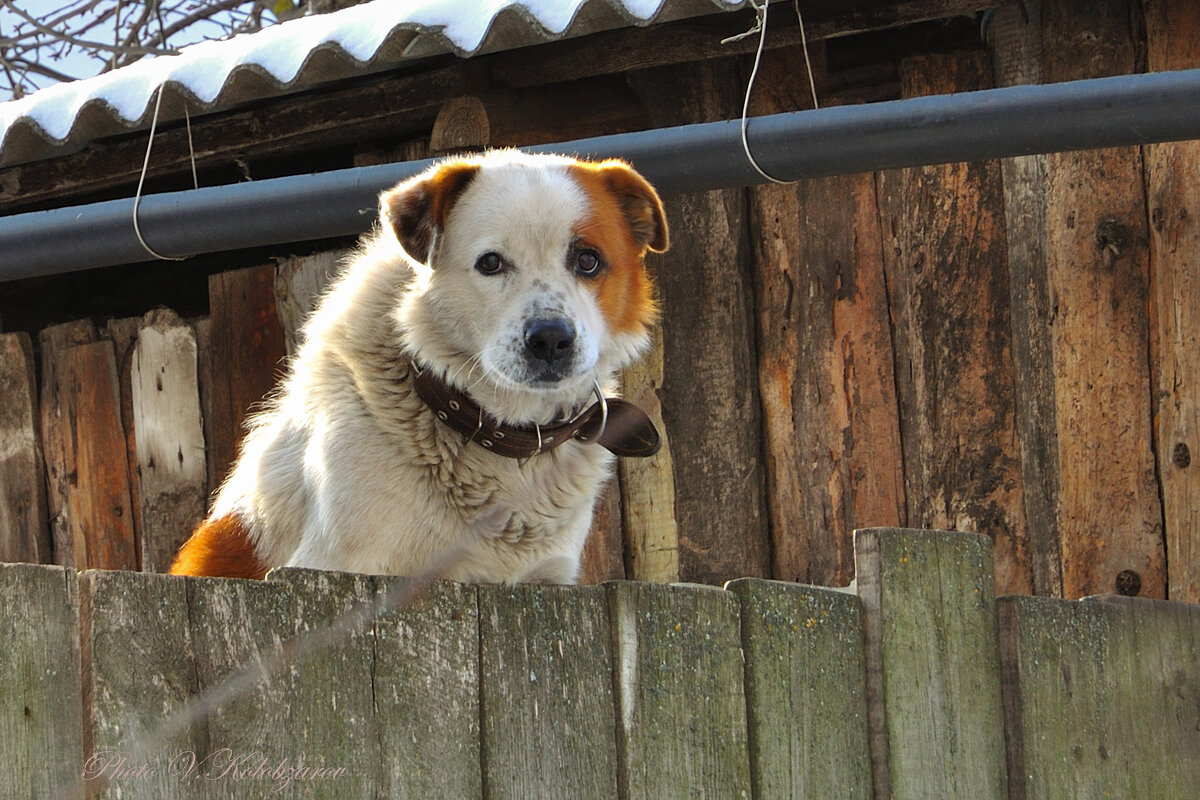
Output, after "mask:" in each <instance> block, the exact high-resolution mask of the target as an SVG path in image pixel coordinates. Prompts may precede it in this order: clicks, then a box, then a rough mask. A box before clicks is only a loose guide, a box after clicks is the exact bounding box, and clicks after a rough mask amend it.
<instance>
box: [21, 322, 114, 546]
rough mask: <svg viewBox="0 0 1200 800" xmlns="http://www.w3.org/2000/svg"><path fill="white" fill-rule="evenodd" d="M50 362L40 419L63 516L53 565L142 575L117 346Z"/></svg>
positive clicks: (57, 355)
mask: <svg viewBox="0 0 1200 800" xmlns="http://www.w3.org/2000/svg"><path fill="white" fill-rule="evenodd" d="M50 358H51V361H52V366H51V369H50V371H49V372H50V376H51V380H52V383H51V384H50V385H49V386H48V392H47V393H45V394H44V395H43V398H42V399H43V414H42V417H43V422H44V426H45V427H44V428H43V430H44V431H45V433H44V438H45V441H46V468H47V473H48V474H49V476H50V493H51V494H52V495H56V499H55V501H54V504H55V506H56V508H57V510H58V513H57V514H56V524H55V534H56V539H55V560H56V561H60V562H62V563H64V564H65V565H66V566H74V567H76V568H77V569H82V568H98V569H137V549H136V543H135V539H134V528H133V510H132V505H131V501H130V497H129V467H128V461H127V459H126V441H125V431H124V428H123V426H122V425H121V411H120V391H119V388H118V384H117V370H116V364H115V362H114V357H113V348H112V343H111V342H107V341H99V342H92V343H90V344H81V345H75V346H73V347H68V348H66V349H63V350H59V351H57V352H54V353H52V355H51V357H50ZM47 427H48V428H49V430H46V428H47Z"/></svg>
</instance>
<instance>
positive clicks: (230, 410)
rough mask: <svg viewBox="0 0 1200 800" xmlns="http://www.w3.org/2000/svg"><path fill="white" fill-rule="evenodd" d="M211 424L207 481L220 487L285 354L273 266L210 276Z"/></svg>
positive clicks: (271, 385)
mask: <svg viewBox="0 0 1200 800" xmlns="http://www.w3.org/2000/svg"><path fill="white" fill-rule="evenodd" d="M208 298H209V319H210V320H211V333H210V336H211V340H210V346H211V348H212V360H211V362H210V367H211V370H212V375H211V384H210V389H209V391H210V394H211V402H212V423H211V425H210V426H209V430H208V434H209V438H208V477H209V480H208V483H209V486H210V487H215V486H219V485H220V484H221V481H222V480H224V478H225V474H226V473H227V472H228V471H229V467H230V466H231V465H232V464H233V461H234V459H235V458H236V457H237V452H238V446H239V444H240V442H241V440H242V435H243V433H244V427H243V426H244V424H245V421H246V416H247V415H248V413H249V412H250V410H251V409H252V408H253V407H254V406H256V405H258V404H259V403H261V402H262V400H263V398H264V397H265V396H266V395H267V393H268V392H270V390H271V388H272V387H273V386H274V385H275V381H276V378H277V377H278V367H279V363H280V361H281V360H282V359H283V357H284V354H285V353H286V347H285V344H284V336H283V328H282V326H281V325H280V323H279V315H278V312H277V311H276V306H275V268H274V267H273V266H263V267H251V268H248V269H240V270H234V271H232V272H221V273H218V274H215V275H212V276H210V277H209V279H208Z"/></svg>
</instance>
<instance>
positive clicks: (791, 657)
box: [727, 579, 872, 800]
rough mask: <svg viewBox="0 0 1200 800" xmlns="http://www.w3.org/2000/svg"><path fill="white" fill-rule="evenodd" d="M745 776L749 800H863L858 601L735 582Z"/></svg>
mask: <svg viewBox="0 0 1200 800" xmlns="http://www.w3.org/2000/svg"><path fill="white" fill-rule="evenodd" d="M727 588H728V589H729V590H730V591H732V592H733V593H734V594H735V595H737V597H738V599H739V600H740V601H741V624H742V649H743V652H744V653H745V659H746V712H747V723H748V726H749V745H750V776H751V780H752V784H753V787H754V797H755V798H757V800H769V799H770V798H791V797H796V798H799V797H814V798H815V797H837V798H846V800H854V799H855V798H862V800H870V798H871V796H872V795H871V757H870V748H869V745H868V729H867V699H866V684H865V678H866V672H865V670H866V667H865V662H864V658H865V654H864V651H863V632H862V616H861V613H860V611H859V603H858V598H857V597H855V596H854V595H851V594H847V593H845V592H835V591H832V590H828V589H818V588H815V587H811V586H800V585H796V584H790V583H780V582H774V581H761V580H756V579H742V580H736V581H733V582H732V583H730V584H729V585H728V587H727Z"/></svg>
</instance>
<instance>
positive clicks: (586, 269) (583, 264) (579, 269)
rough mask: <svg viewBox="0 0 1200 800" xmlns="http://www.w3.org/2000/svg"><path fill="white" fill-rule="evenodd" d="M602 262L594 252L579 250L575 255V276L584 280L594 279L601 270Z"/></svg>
mask: <svg viewBox="0 0 1200 800" xmlns="http://www.w3.org/2000/svg"><path fill="white" fill-rule="evenodd" d="M603 267H604V262H602V261H601V260H600V256H599V255H597V254H596V252H595V251H594V250H580V251H579V252H578V253H577V254H576V255H575V274H576V275H582V276H583V277H585V278H591V277H595V276H596V275H597V274H599V272H600V270H601V269H603Z"/></svg>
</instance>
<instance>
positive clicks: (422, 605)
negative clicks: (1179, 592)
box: [374, 578, 483, 800]
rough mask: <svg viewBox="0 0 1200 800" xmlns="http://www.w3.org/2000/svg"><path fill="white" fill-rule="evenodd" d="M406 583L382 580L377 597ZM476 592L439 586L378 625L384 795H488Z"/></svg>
mask: <svg viewBox="0 0 1200 800" xmlns="http://www.w3.org/2000/svg"><path fill="white" fill-rule="evenodd" d="M402 581H403V579H401V578H378V579H377V591H378V593H379V594H378V596H379V597H384V596H386V593H388V592H390V591H393V590H394V589H395V587H396V586H397V585H398V584H400V583H401V582H402ZM476 591H477V589H476V587H474V586H468V585H464V584H459V583H451V582H449V581H436V582H433V583H431V584H429V585H428V586H427V587H426V588H425V589H424V591H423V592H422V596H421V597H419V598H417V599H416V600H415V601H413V602H412V603H411V604H409V605H408V606H407V607H405V608H399V609H396V610H394V611H391V612H389V613H387V614H385V615H383V616H382V617H380V618H379V619H377V620H376V621H375V671H374V687H375V708H376V715H377V716H378V718H379V721H380V723H379V737H380V753H381V755H382V757H383V765H382V776H381V783H380V794H379V796H380V797H413V798H417V797H461V798H464V800H472V798H481V797H483V783H482V778H481V774H480V742H479V732H480V725H479V682H480V674H479V613H478V605H477V601H476Z"/></svg>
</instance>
